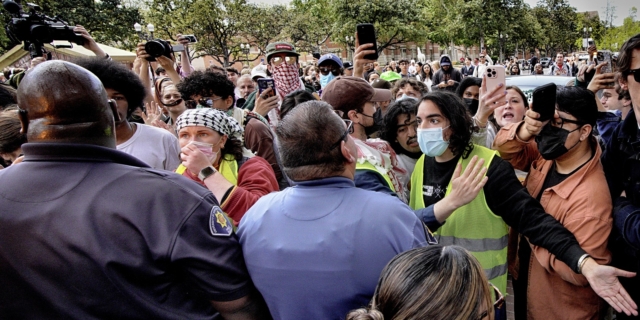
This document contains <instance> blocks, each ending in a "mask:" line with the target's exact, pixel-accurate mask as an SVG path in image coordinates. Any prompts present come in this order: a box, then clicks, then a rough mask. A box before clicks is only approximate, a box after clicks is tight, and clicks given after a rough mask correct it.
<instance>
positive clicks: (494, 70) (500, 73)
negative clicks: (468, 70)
mask: <svg viewBox="0 0 640 320" xmlns="http://www.w3.org/2000/svg"><path fill="white" fill-rule="evenodd" d="M485 74H486V75H487V92H491V91H493V90H494V89H495V88H497V87H498V85H500V84H502V85H504V84H505V82H506V80H505V70H504V66H500V65H493V66H488V67H487V71H486V72H485Z"/></svg>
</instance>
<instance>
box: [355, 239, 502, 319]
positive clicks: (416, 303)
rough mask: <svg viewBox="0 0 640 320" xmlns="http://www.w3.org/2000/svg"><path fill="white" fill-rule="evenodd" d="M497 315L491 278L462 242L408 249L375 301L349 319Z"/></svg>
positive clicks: (378, 289)
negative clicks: (460, 244)
mask: <svg viewBox="0 0 640 320" xmlns="http://www.w3.org/2000/svg"><path fill="white" fill-rule="evenodd" d="M484 311H488V313H489V319H491V318H492V317H493V305H492V296H491V291H490V286H489V282H488V281H487V277H486V276H485V274H484V270H483V269H482V267H481V266H480V263H479V262H478V260H476V258H475V257H473V256H472V255H471V254H470V253H469V252H468V251H467V250H465V249H463V248H462V247H458V246H446V247H443V246H428V247H422V248H417V249H413V250H410V251H407V252H404V253H402V254H400V255H398V256H396V257H395V258H393V260H391V261H390V262H389V264H387V266H386V267H385V268H384V270H383V271H382V275H381V276H380V280H379V281H378V286H377V287H376V291H375V294H374V296H373V298H372V300H371V305H370V307H369V308H367V309H358V310H354V311H352V312H350V313H349V314H348V315H347V320H365V319H366V320H382V319H398V320H399V319H430V320H469V319H477V318H479V317H480V316H481V314H482V313H483V312H484Z"/></svg>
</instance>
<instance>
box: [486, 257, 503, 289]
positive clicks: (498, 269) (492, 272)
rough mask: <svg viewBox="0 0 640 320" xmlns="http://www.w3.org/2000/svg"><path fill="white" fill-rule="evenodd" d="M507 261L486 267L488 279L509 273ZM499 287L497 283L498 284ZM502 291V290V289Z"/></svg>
mask: <svg viewBox="0 0 640 320" xmlns="http://www.w3.org/2000/svg"><path fill="white" fill-rule="evenodd" d="M507 269H508V268H507V263H506V262H505V263H504V264H501V265H499V266H495V267H493V268H491V269H484V274H485V275H486V276H487V279H495V278H497V277H499V276H502V275H506V274H507ZM494 285H495V284H494ZM496 287H497V285H496ZM501 292H502V291H501Z"/></svg>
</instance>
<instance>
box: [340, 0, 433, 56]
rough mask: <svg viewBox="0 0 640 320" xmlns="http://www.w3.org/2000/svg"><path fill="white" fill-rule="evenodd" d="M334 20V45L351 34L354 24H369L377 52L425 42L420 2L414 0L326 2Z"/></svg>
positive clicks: (341, 0) (352, 33) (423, 19)
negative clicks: (372, 31) (373, 28)
mask: <svg viewBox="0 0 640 320" xmlns="http://www.w3.org/2000/svg"><path fill="white" fill-rule="evenodd" d="M330 3H331V8H332V13H331V15H333V16H334V17H335V19H336V20H335V22H334V25H333V33H334V34H335V35H336V37H335V39H334V40H335V41H336V42H342V41H344V38H345V36H353V35H354V34H355V30H356V25H357V24H358V23H373V25H374V26H375V28H376V35H377V40H378V51H379V52H382V50H384V49H385V48H387V47H391V46H395V45H399V44H404V43H408V42H421V41H424V40H426V32H425V21H427V19H425V18H424V17H423V16H422V13H423V8H424V6H423V2H422V1H416V0H350V1H345V0H330Z"/></svg>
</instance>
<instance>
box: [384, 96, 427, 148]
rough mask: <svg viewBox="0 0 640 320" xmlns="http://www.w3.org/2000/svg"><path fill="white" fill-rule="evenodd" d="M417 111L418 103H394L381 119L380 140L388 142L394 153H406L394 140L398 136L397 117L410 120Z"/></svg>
mask: <svg viewBox="0 0 640 320" xmlns="http://www.w3.org/2000/svg"><path fill="white" fill-rule="evenodd" d="M417 111H418V101H415V100H413V99H404V100H400V101H396V102H394V103H392V104H391V105H390V106H389V108H388V109H387V113H386V114H385V115H384V119H383V121H384V122H383V126H382V128H381V129H380V139H382V140H385V141H387V142H389V144H390V145H391V147H392V148H393V150H394V151H395V152H396V153H402V154H404V153H407V150H405V149H404V148H403V147H402V146H401V145H400V144H399V143H398V140H397V139H396V138H397V136H398V117H399V116H401V115H406V116H407V117H409V118H411V115H414V116H415V115H416V112H417Z"/></svg>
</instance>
